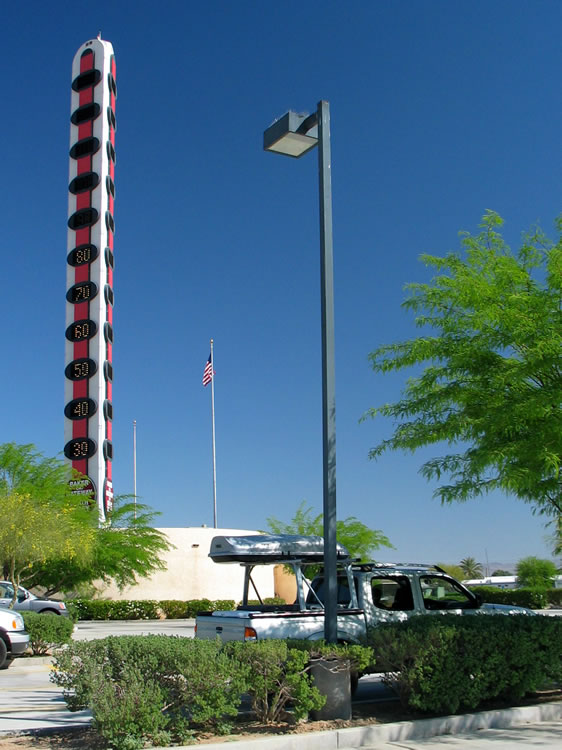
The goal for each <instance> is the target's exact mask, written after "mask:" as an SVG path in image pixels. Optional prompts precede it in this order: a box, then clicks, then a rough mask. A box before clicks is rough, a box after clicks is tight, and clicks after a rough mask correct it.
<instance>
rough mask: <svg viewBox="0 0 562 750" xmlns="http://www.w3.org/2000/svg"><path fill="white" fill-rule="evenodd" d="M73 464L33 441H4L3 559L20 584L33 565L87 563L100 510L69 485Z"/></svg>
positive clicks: (0, 471)
mask: <svg viewBox="0 0 562 750" xmlns="http://www.w3.org/2000/svg"><path fill="white" fill-rule="evenodd" d="M70 478H71V470H70V469H69V467H67V466H66V465H65V464H63V463H62V462H60V461H58V460H57V459H54V458H45V457H44V456H43V455H42V454H41V453H39V452H38V451H37V450H36V448H35V447H34V446H33V445H16V444H15V443H4V444H3V445H0V507H2V515H3V523H2V524H1V525H0V562H1V563H2V567H3V574H4V576H6V577H7V578H9V580H10V581H11V582H12V584H13V585H14V601H13V602H12V606H13V604H14V603H15V599H16V596H17V587H18V585H19V583H20V581H21V579H22V578H24V577H25V572H26V571H27V570H30V569H31V567H32V566H33V565H45V566H48V565H49V564H50V561H52V560H54V559H61V560H64V563H65V564H66V565H69V564H71V562H75V563H76V564H79V565H88V562H89V560H90V558H91V554H92V549H93V541H94V535H95V525H96V523H97V514H95V513H93V512H92V511H91V510H90V509H89V508H88V507H87V506H86V505H84V502H83V498H79V497H77V496H76V495H73V494H72V493H71V491H70V488H69V486H68V481H69V479H70Z"/></svg>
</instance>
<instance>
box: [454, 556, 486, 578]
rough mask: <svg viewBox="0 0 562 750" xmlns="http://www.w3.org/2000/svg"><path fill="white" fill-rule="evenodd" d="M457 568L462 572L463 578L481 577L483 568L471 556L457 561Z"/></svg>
mask: <svg viewBox="0 0 562 750" xmlns="http://www.w3.org/2000/svg"><path fill="white" fill-rule="evenodd" d="M459 568H460V569H461V570H462V572H463V573H464V577H465V578H482V576H483V575H484V570H483V568H482V565H481V564H480V563H479V562H476V560H475V559H474V558H473V557H465V558H464V559H462V560H461V561H460V563H459Z"/></svg>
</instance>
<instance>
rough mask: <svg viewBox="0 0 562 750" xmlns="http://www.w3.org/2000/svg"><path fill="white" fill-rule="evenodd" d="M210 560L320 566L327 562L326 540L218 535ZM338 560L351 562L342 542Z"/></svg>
mask: <svg viewBox="0 0 562 750" xmlns="http://www.w3.org/2000/svg"><path fill="white" fill-rule="evenodd" d="M209 557H210V558H211V559H212V560H213V561H214V562H217V563H226V562H235V563H254V564H257V563H262V564H264V563H265V564H269V565H272V564H276V563H286V562H301V563H316V562H320V563H321V562H323V560H324V539H323V538H322V537H321V536H300V535H298V534H255V535H250V536H215V537H213V539H212V540H211V550H210V552H209ZM337 559H338V560H339V561H347V562H351V556H350V554H349V552H348V551H347V549H346V548H345V547H344V546H343V545H342V544H339V543H338V545H337Z"/></svg>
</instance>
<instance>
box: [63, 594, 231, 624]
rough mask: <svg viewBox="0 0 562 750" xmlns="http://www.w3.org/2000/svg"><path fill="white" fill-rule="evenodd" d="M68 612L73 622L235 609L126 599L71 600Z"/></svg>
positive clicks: (223, 604)
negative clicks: (75, 620) (74, 620)
mask: <svg viewBox="0 0 562 750" xmlns="http://www.w3.org/2000/svg"><path fill="white" fill-rule="evenodd" d="M66 605H67V608H68V611H69V613H70V615H71V616H72V617H74V618H75V619H77V620H158V619H159V618H161V617H167V618H171V619H175V618H182V617H195V616H196V614H197V613H198V612H209V611H215V610H221V609H225V610H231V609H234V608H235V606H236V605H235V602H234V601H233V600H230V599H227V600H224V599H218V600H216V601H211V600H210V599H191V600H190V601H185V602H184V601H180V600H175V599H164V600H162V601H155V600H150V599H146V600H140V601H133V600H126V601H111V600H109V599H71V600H69V601H67V602H66Z"/></svg>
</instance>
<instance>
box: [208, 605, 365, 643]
mask: <svg viewBox="0 0 562 750" xmlns="http://www.w3.org/2000/svg"><path fill="white" fill-rule="evenodd" d="M252 631H253V632H252ZM364 633H365V614H364V612H363V610H362V609H346V610H340V611H339V612H338V639H339V640H342V641H344V640H345V641H351V642H358V641H359V639H360V637H361V635H362V634H364ZM217 637H218V638H220V639H221V640H222V641H225V642H226V641H248V640H262V639H264V638H281V639H288V638H296V639H305V640H308V639H311V640H318V639H320V638H323V637H324V610H321V609H313V610H305V611H299V610H297V609H292V608H287V607H284V608H279V609H277V610H276V611H259V610H257V609H255V608H252V609H251V611H248V610H245V609H238V610H235V611H230V612H229V611H221V612H203V613H201V614H198V615H197V638H203V639H214V638H217Z"/></svg>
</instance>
